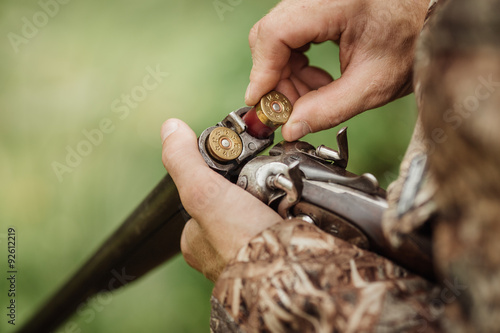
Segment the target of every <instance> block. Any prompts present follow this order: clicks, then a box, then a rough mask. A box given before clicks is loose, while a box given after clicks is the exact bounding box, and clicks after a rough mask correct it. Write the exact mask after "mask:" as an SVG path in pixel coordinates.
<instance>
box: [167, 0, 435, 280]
mask: <svg viewBox="0 0 500 333" xmlns="http://www.w3.org/2000/svg"><path fill="white" fill-rule="evenodd" d="M427 4H428V0H415V1H408V0H371V1H368V0H309V1H299V0H284V1H282V2H281V3H279V4H278V5H277V6H276V7H275V8H274V9H273V10H272V11H271V12H270V13H269V14H268V15H266V16H265V17H264V18H263V19H262V20H260V21H259V22H258V23H257V24H256V25H255V26H254V27H253V28H252V31H251V33H250V37H249V41H250V47H251V51H252V57H253V62H254V66H253V68H252V72H251V75H250V85H249V88H248V91H247V94H246V103H247V104H249V105H254V104H256V103H257V102H258V100H259V99H260V98H261V96H263V95H264V94H265V93H267V92H268V91H270V90H272V89H276V90H279V91H281V92H283V93H284V94H285V95H286V96H287V97H289V98H290V99H291V100H292V102H294V103H295V105H294V111H293V113H292V115H291V118H290V120H289V122H288V123H287V124H286V125H285V126H284V127H283V130H282V132H283V136H284V138H285V139H286V140H288V141H292V140H296V139H299V138H300V137H302V136H304V135H305V134H307V133H309V132H315V131H319V130H321V129H326V128H330V127H333V126H335V125H337V124H339V123H341V122H342V121H344V120H346V119H349V118H350V117H352V116H354V115H356V114H358V113H360V112H363V111H365V110H367V109H370V108H374V107H377V106H380V105H383V104H385V103H387V102H389V101H391V100H393V99H395V98H397V97H400V96H403V95H405V94H407V93H408V92H410V91H411V84H410V82H411V68H412V63H413V54H414V44H415V40H416V38H417V36H418V34H419V32H420V30H421V28H422V25H423V22H424V18H425V14H426V10H427ZM329 40H331V41H334V42H336V43H338V44H339V47H340V55H339V56H340V62H341V72H342V76H341V78H339V79H337V80H335V81H334V80H333V79H332V77H331V76H330V75H329V74H328V73H326V72H325V71H323V70H321V69H319V68H315V67H312V66H309V64H308V60H307V57H306V56H305V55H304V52H305V51H306V50H307V48H308V47H309V45H310V43H321V42H325V41H329ZM162 142H163V151H162V160H163V163H164V165H165V168H166V169H167V171H168V172H169V173H170V175H171V176H172V178H173V180H174V182H175V183H176V185H177V188H178V189H179V193H180V197H181V200H182V203H183V205H184V207H185V209H186V210H187V212H188V213H189V214H190V215H191V216H192V217H193V219H191V220H190V221H188V223H187V224H186V226H185V228H184V231H183V234H182V239H181V251H182V253H183V255H184V258H185V259H186V261H187V263H188V264H189V265H191V266H192V267H193V268H195V269H197V270H198V271H200V272H202V273H203V274H204V275H205V276H206V277H207V278H209V279H210V280H212V281H215V280H216V279H217V277H218V276H219V274H220V272H221V271H222V270H223V268H224V267H225V265H226V264H227V262H228V261H229V260H231V259H232V258H234V257H235V256H236V253H237V251H238V250H239V249H240V248H241V247H243V246H244V245H245V244H247V243H248V242H249V241H250V240H251V239H252V238H253V237H254V236H256V235H257V234H259V233H260V232H261V231H263V230H265V229H267V228H269V227H270V226H272V225H274V224H275V223H278V222H280V221H282V219H281V217H280V216H279V215H278V214H277V213H276V212H274V211H273V210H272V209H271V208H269V207H268V206H266V205H265V204H263V203H262V202H260V201H259V200H258V199H256V198H255V197H253V196H252V195H250V194H249V193H248V192H246V191H244V190H243V189H241V188H239V187H238V186H236V185H234V184H232V183H230V182H229V181H227V180H226V179H224V178H223V177H222V176H220V175H218V174H217V173H215V172H213V171H212V170H210V168H209V167H208V166H207V165H206V163H205V161H204V160H203V158H202V157H201V155H200V153H199V151H198V146H197V141H196V135H195V134H194V132H193V131H192V130H191V129H190V128H189V127H188V126H187V125H186V124H185V123H183V122H182V121H180V120H178V119H170V120H167V121H166V122H165V123H164V124H163V126H162Z"/></svg>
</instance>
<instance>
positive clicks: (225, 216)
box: [162, 119, 281, 260]
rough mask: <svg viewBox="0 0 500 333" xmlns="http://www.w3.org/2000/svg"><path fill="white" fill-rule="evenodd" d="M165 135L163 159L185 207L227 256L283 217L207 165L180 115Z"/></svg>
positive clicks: (168, 124)
mask: <svg viewBox="0 0 500 333" xmlns="http://www.w3.org/2000/svg"><path fill="white" fill-rule="evenodd" d="M162 139H163V152H162V159H163V163H164V165H165V167H166V169H167V171H168V172H169V173H170V175H171V176H172V179H173V180H174V182H175V184H176V185H177V188H178V190H179V194H180V197H181V201H182V203H183V205H184V207H185V209H186V210H187V212H188V213H189V214H191V216H192V217H193V218H194V219H195V220H196V221H197V222H198V224H199V226H200V227H201V228H202V230H203V231H204V235H205V237H206V238H207V241H208V242H210V244H212V246H213V247H214V249H215V250H216V251H217V252H218V253H220V254H221V256H222V257H223V258H224V260H229V259H230V258H232V256H234V255H235V253H236V251H237V250H238V249H239V248H240V247H242V246H243V245H245V244H246V243H247V242H248V241H249V240H250V239H251V238H252V237H253V236H255V235H257V234H258V233H259V232H261V231H262V230H264V229H266V228H268V227H269V226H271V225H273V224H274V223H276V222H278V221H280V220H281V217H280V216H279V215H278V214H277V213H276V212H274V211H273V210H272V209H271V208H269V207H268V206H266V205H265V204H263V203H262V202H260V201H259V200H258V199H256V198H255V197H254V196H252V195H251V194H250V193H248V192H246V191H245V190H243V189H241V188H239V187H238V186H236V185H234V184H232V183H230V182H229V181H227V180H226V179H224V178H223V177H222V176H220V175H219V174H217V173H215V172H214V171H212V170H211V169H210V168H209V167H208V166H207V164H206V163H205V161H204V160H203V158H202V157H201V155H200V153H199V150H198V145H197V139H196V135H195V134H194V132H193V131H192V130H191V129H190V128H189V127H188V126H187V125H186V124H185V123H183V122H182V121H180V120H178V119H170V120H168V121H166V122H165V123H164V124H163V126H162Z"/></svg>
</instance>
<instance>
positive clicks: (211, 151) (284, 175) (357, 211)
mask: <svg viewBox="0 0 500 333" xmlns="http://www.w3.org/2000/svg"><path fill="white" fill-rule="evenodd" d="M291 112H292V106H291V103H290V101H289V100H288V99H287V98H286V97H285V96H284V95H282V94H280V93H278V92H275V91H272V92H270V93H268V94H266V95H265V96H263V97H262V99H261V100H260V102H259V104H258V105H256V106H254V107H244V108H240V109H238V110H236V111H233V112H231V113H229V115H227V116H226V117H225V118H224V119H223V120H222V121H221V122H219V123H217V124H216V125H215V126H212V127H209V128H207V129H206V130H205V131H203V132H202V134H201V135H200V137H199V138H198V147H199V150H200V153H201V155H202V156H203V158H204V160H205V161H206V163H207V164H208V165H209V166H210V167H211V168H212V169H213V170H214V171H216V172H218V173H219V174H221V175H223V176H224V177H225V178H227V179H228V180H230V181H231V182H233V183H235V184H237V185H238V186H240V187H241V188H243V189H245V190H247V191H248V192H250V193H251V194H252V195H254V196H255V197H257V198H259V199H260V200H261V201H263V202H264V203H266V204H267V205H269V206H270V207H272V208H273V209H275V210H276V211H277V212H278V213H279V214H280V215H281V216H282V217H283V218H285V219H291V218H300V219H302V220H304V221H306V222H308V223H313V224H315V225H317V226H318V227H319V228H321V229H322V230H324V231H325V232H327V233H330V234H332V235H334V236H336V237H339V238H342V239H344V240H346V241H348V242H350V243H352V244H354V245H356V246H358V247H360V248H363V249H368V250H371V251H374V252H376V253H378V254H380V255H383V256H385V257H387V258H389V259H392V260H394V261H395V262H397V263H398V264H400V265H401V266H403V267H405V268H408V269H410V270H411V271H413V272H415V273H418V274H420V275H422V276H424V277H427V278H429V279H432V278H433V267H432V260H431V255H430V253H431V248H430V239H429V238H428V237H424V236H422V235H411V237H407V238H406V239H405V240H404V241H403V244H402V245H401V246H400V247H399V248H398V249H394V248H392V247H391V246H390V245H389V243H388V242H387V241H386V239H385V238H384V235H383V233H382V226H381V225H382V215H383V213H384V211H385V210H386V209H387V202H386V200H385V191H384V190H383V189H381V188H380V187H379V184H378V181H377V179H376V178H375V177H374V176H373V175H371V174H363V175H361V176H357V175H354V174H352V173H350V172H348V171H346V167H347V162H348V158H349V154H348V144H347V128H343V129H341V130H340V131H339V132H338V134H337V145H338V150H337V151H336V150H334V149H331V148H328V147H326V146H319V147H318V148H314V147H313V146H312V145H310V144H308V143H306V142H300V141H296V142H281V143H278V144H277V145H275V146H274V147H273V148H272V149H271V150H270V151H269V156H257V155H258V154H259V153H261V152H262V151H264V150H265V149H266V148H268V147H270V146H271V145H272V144H273V141H274V131H275V130H276V129H277V128H279V127H280V126H281V125H283V124H284V123H286V121H287V120H288V118H289V117H290V114H291ZM188 219H189V215H188V214H187V213H186V212H185V210H184V208H183V207H182V204H181V201H180V198H179V194H178V191H177V188H176V187H175V184H174V183H173V181H172V179H171V177H170V176H169V175H168V174H167V175H166V176H165V177H164V178H163V179H162V180H161V181H160V183H159V184H158V185H157V186H156V187H155V188H154V189H153V190H152V191H151V193H150V194H149V195H148V196H147V197H146V198H145V199H144V200H143V202H142V203H141V204H140V205H139V206H138V207H137V208H136V209H135V210H134V211H133V212H132V213H131V214H130V216H129V217H128V218H127V219H126V220H125V222H124V223H123V224H122V225H121V226H120V227H119V228H118V229H117V230H116V231H115V232H114V233H113V234H112V235H111V236H110V237H109V238H108V239H107V240H106V241H105V242H104V244H103V245H102V246H101V247H100V248H99V249H98V250H97V251H96V252H95V253H94V255H92V256H91V257H90V259H89V260H88V261H87V262H86V263H85V264H83V265H82V266H81V268H80V269H79V270H77V272H76V273H75V274H74V275H73V276H72V277H71V278H70V279H69V280H68V282H67V283H66V284H65V285H63V287H61V288H60V289H59V290H58V291H57V292H56V293H55V294H54V295H53V297H52V298H50V299H49V300H48V301H47V302H46V304H44V305H43V306H42V307H41V308H40V310H39V311H38V312H37V313H35V315H34V316H33V317H32V318H31V319H30V320H29V321H28V322H27V323H26V325H24V326H23V327H21V329H20V330H19V331H18V332H21V333H23V332H51V331H53V330H54V329H56V328H57V327H58V326H59V325H60V324H62V323H63V322H64V321H65V320H66V319H67V318H69V317H70V316H71V315H72V314H73V313H74V312H75V311H76V309H77V308H78V307H79V306H80V305H81V304H82V303H84V302H85V301H86V300H87V299H88V298H89V297H91V296H93V295H95V294H98V293H100V292H102V291H110V289H109V285H110V281H115V280H116V275H117V274H120V273H126V274H127V275H128V276H130V277H133V279H138V278H139V277H141V276H143V275H145V274H146V273H148V272H149V271H150V270H152V269H154V268H155V267H157V266H159V265H160V264H162V263H164V262H165V261H167V260H169V259H170V258H172V257H173V256H175V255H176V254H178V253H179V252H180V237H181V233H182V229H183V227H184V225H185V223H186V221H187V220H188Z"/></svg>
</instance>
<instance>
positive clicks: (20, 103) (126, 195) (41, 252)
mask: <svg viewBox="0 0 500 333" xmlns="http://www.w3.org/2000/svg"><path fill="white" fill-rule="evenodd" d="M42 2H48V1H46V0H43V1H42ZM222 2H224V3H227V2H226V1H224V0H223V1H222ZM276 2H277V1H264V0H253V1H241V3H240V4H238V5H235V6H232V5H229V6H231V9H232V10H230V11H226V12H224V13H223V14H222V16H220V15H219V14H218V13H217V11H216V9H215V7H214V4H213V2H212V1H207V0H205V1H200V0H196V1H195V0H192V1H158V0H142V1H116V0H108V1H97V0H87V1H77V0H73V1H70V2H69V3H68V4H64V5H62V4H60V5H59V9H58V12H57V13H56V14H55V15H53V17H48V16H47V17H48V20H47V22H45V23H46V24H41V23H44V21H43V15H40V14H37V13H39V12H40V11H42V10H43V9H42V7H41V6H40V4H39V3H38V2H37V1H32V0H30V1H23V2H20V1H15V0H3V1H2V2H0V17H1V19H0V36H2V39H1V41H2V42H1V43H2V44H1V45H2V46H1V48H0V59H1V61H0V110H1V112H0V161H1V172H0V177H1V178H0V184H1V186H2V190H1V191H0V195H1V200H0V221H1V230H0V237H1V238H0V241H1V252H0V254H1V255H0V258H2V259H1V263H0V266H1V274H0V277H1V278H0V280H1V281H2V284H1V287H0V302H1V308H2V309H4V310H2V311H1V313H2V316H1V318H2V320H1V322H0V331H2V332H11V331H13V328H12V326H11V325H8V324H7V319H6V316H5V313H6V310H5V307H6V306H7V301H8V298H7V295H6V294H7V284H6V279H5V278H4V277H3V276H4V274H5V275H6V273H5V272H6V270H7V267H6V264H7V263H6V257H7V255H6V254H7V244H6V239H5V233H6V232H7V228H8V226H14V227H15V228H16V229H17V260H18V262H17V268H18V280H17V324H18V325H17V327H19V325H20V324H22V323H23V322H25V321H26V320H27V319H28V318H29V317H30V315H31V314H32V313H33V312H34V310H35V309H36V308H37V307H39V306H40V305H41V304H42V302H43V301H44V300H45V299H46V298H47V297H48V296H49V295H51V294H52V293H53V292H54V291H55V290H56V289H57V287H58V286H59V285H61V284H62V283H63V282H64V281H65V280H66V279H67V278H68V277H69V276H70V275H71V274H72V273H73V272H74V271H75V270H76V268H77V267H78V266H79V265H81V264H82V262H83V261H84V260H86V259H87V258H88V257H89V255H91V254H92V252H93V251H94V250H95V249H96V248H97V246H98V245H99V244H100V243H101V242H102V241H103V240H104V239H105V238H106V237H107V236H108V235H109V234H110V233H111V232H112V231H113V230H114V229H115V228H117V226H118V225H119V224H120V223H121V221H122V220H123V219H124V218H125V217H126V216H127V215H128V213H129V212H130V211H131V210H132V209H133V208H134V207H135V206H136V205H137V204H138V203H139V202H140V200H141V199H142V198H143V197H144V196H145V195H146V194H147V193H148V192H149V191H150V190H151V189H152V187H153V186H154V185H155V184H156V183H157V182H158V181H159V180H160V179H161V177H162V176H163V175H164V173H165V170H164V169H163V166H162V163H161V144H160V138H159V129H160V126H161V124H162V122H163V121H164V120H165V119H167V118H169V117H177V118H180V119H182V120H184V121H186V122H187V123H188V124H189V125H190V126H191V127H192V128H193V129H194V130H195V131H196V132H197V133H198V134H199V133H201V131H202V130H203V129H205V128H206V127H208V126H211V125H213V124H214V123H216V122H218V121H219V120H221V119H222V118H223V117H224V116H225V115H226V114H227V113H228V112H230V111H232V110H234V109H236V108H238V107H240V106H243V105H244V101H243V97H244V92H245V89H246V85H247V83H248V75H249V72H250V68H251V57H250V52H249V48H248V42H247V35H248V31H249V30H250V28H251V27H252V25H253V24H254V23H255V22H257V21H258V20H259V19H260V18H261V17H262V16H263V15H265V14H266V13H267V12H268V11H269V10H270V9H271V8H272V7H273V6H274V4H275V3H276ZM232 3H233V4H234V3H236V1H232ZM52 9H53V10H54V8H52ZM34 15H35V19H37V20H39V21H38V23H39V25H41V26H42V27H40V28H38V31H37V32H36V33H35V32H34V31H31V36H30V38H26V39H25V40H22V43H21V42H19V41H20V39H17V41H18V42H19V43H20V44H18V45H17V46H16V47H13V44H12V42H11V39H12V38H13V37H12V36H13V35H12V34H10V35H9V33H14V34H17V35H18V36H22V33H23V32H22V27H23V25H25V20H28V21H29V22H31V23H33V19H34V18H33V16H34ZM23 18H25V19H23ZM23 20H24V21H23ZM25 32H26V31H25ZM28 32H30V31H28ZM9 36H10V38H9ZM16 48H18V50H17V51H18V52H16V50H15V49H16ZM309 55H310V58H311V63H312V64H314V65H318V66H321V67H324V68H326V69H328V70H329V71H330V72H331V73H332V75H333V76H334V77H339V75H340V73H339V64H338V57H337V47H336V46H335V45H334V44H333V43H327V44H324V45H319V46H315V47H313V48H312V49H311V50H310V51H309ZM148 66H150V67H151V68H156V67H157V66H159V67H160V68H161V70H162V71H164V72H168V73H169V76H168V77H167V78H165V79H164V80H163V82H162V83H161V84H159V85H158V87H157V88H156V89H154V90H153V91H150V92H149V93H148V94H147V96H146V97H145V99H144V100H143V101H142V102H140V103H139V104H138V106H137V107H136V108H133V109H131V110H130V114H129V115H128V117H126V118H125V119H120V118H119V117H118V115H119V114H117V113H114V112H113V111H112V110H111V103H112V102H113V101H114V100H115V99H117V98H120V96H121V95H122V94H130V92H131V90H132V89H133V88H134V87H136V86H138V85H142V80H143V78H144V77H145V76H146V75H147V74H148V72H147V70H146V67H148ZM415 109H416V107H415V104H414V101H413V97H412V96H410V97H407V98H405V99H402V100H399V101H397V102H394V103H392V104H390V105H388V106H386V107H384V108H381V109H378V110H375V111H371V112H367V113H364V114H362V115H360V116H358V117H357V118H356V119H353V120H350V121H348V122H347V125H348V126H349V144H350V157H351V160H350V164H349V169H350V170H351V171H353V172H357V173H361V172H371V173H374V174H375V175H376V176H377V177H378V178H379V179H380V181H381V184H382V185H383V186H384V187H385V186H386V185H387V184H388V183H389V182H390V181H391V180H393V179H394V178H395V177H396V175H397V168H398V163H399V162H400V159H401V157H402V155H403V154H404V151H405V147H406V145H407V144H408V141H409V138H410V135H411V131H412V128H413V125H414V122H415V117H416V116H415V115H416V112H415ZM103 118H109V119H111V120H112V121H113V124H114V126H115V129H114V131H113V132H112V133H109V134H106V135H105V136H104V138H103V141H102V143H101V144H99V145H97V146H94V147H93V148H92V152H91V153H90V154H89V155H88V156H86V157H84V158H83V159H82V161H81V163H80V164H79V165H78V166H77V167H75V168H73V169H72V172H71V173H64V174H63V175H62V181H60V180H59V179H58V177H57V176H56V174H55V173H54V170H53V166H52V163H53V162H54V161H56V162H59V163H65V157H66V154H67V152H66V147H67V146H70V147H72V148H73V149H76V146H77V144H78V143H79V142H81V140H83V139H85V137H84V136H83V134H82V131H83V130H89V131H90V130H92V129H94V128H97V127H98V126H99V122H100V121H101V120H102V119H103ZM336 130H337V129H333V130H329V131H325V132H323V133H317V134H313V135H310V136H308V137H307V140H309V141H310V142H311V143H312V144H314V145H318V144H326V145H330V146H333V147H335V134H336ZM211 288H212V284H211V283H210V282H208V281H206V280H205V279H204V277H203V276H201V274H199V273H197V272H195V271H194V270H192V269H190V268H189V267H188V266H187V265H186V264H185V263H184V262H183V260H182V258H180V257H178V258H177V259H175V260H174V261H172V262H170V263H168V264H166V265H164V266H162V267H161V268H159V269H157V270H155V271H154V272H153V273H152V274H150V275H149V276H147V277H146V278H144V279H142V280H141V281H139V282H137V283H134V284H132V285H129V286H128V287H127V288H125V289H124V290H122V291H119V292H117V293H115V294H113V296H112V299H111V300H109V301H108V302H106V304H105V305H102V306H94V307H93V308H94V309H95V310H94V313H95V316H93V317H92V318H90V317H89V316H81V315H75V316H74V317H73V318H72V321H74V322H76V323H77V325H78V329H79V330H80V332H94V333H97V332H139V331H141V332H145V331H147V332H207V331H208V323H209V312H210V304H209V297H210V292H211ZM89 306H91V308H92V306H93V304H92V302H91V303H90V304H89ZM90 319H91V320H90ZM59 331H60V332H64V330H63V329H61V330H59Z"/></svg>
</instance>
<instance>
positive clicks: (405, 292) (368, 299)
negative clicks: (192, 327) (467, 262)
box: [211, 220, 438, 332]
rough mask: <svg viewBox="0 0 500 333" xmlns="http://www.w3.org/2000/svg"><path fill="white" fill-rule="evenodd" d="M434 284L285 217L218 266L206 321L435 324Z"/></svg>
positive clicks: (363, 326)
mask: <svg viewBox="0 0 500 333" xmlns="http://www.w3.org/2000/svg"><path fill="white" fill-rule="evenodd" d="M432 288H433V286H432V285H431V284H430V283H428V282H426V281H425V280H423V279H421V278H419V277H417V276H414V275H412V274H410V273H408V272H406V271H405V270H403V269H402V268H400V267H398V266H396V265H394V264H393V263H391V262H390V261H388V260H386V259H384V258H382V257H380V256H377V255H376V254H374V253H371V252H368V251H364V250H361V249H359V248H357V247H355V246H353V245H351V244H349V243H346V242H344V241H342V240H340V239H337V238H334V237H332V236H330V235H328V234H326V233H324V232H322V231H321V230H319V229H318V228H316V227H315V226H313V225H310V224H307V223H304V222H301V221H298V220H297V221H286V222H283V223H280V224H277V225H275V226H273V227H271V228H269V229H267V230H265V231H264V232H262V233H261V234H260V235H258V236H256V237H255V238H253V239H252V240H251V241H250V243H249V244H248V245H247V246H245V247H244V248H242V249H241V250H240V251H239V253H238V255H237V257H236V258H235V260H233V261H232V262H230V264H229V265H228V266H227V267H226V269H225V270H224V271H223V272H222V274H221V275H220V277H219V279H218V281H217V283H216V285H215V289H214V292H213V298H212V305H213V311H212V321H211V324H212V325H211V326H212V329H213V331H214V332H224V331H225V330H224V329H228V328H230V331H235V330H236V328H237V329H239V330H241V331H242V332H257V331H259V332H260V331H266V330H269V331H273V332H284V331H297V332H298V331H300V332H333V331H335V330H340V331H353V332H354V331H356V332H359V331H364V332H366V331H376V330H379V329H383V330H384V331H394V332H399V331H402V330H404V331H415V332H418V331H419V330H420V331H424V330H425V331H426V332H433V331H437V330H438V327H437V324H436V322H435V320H436V318H435V317H433V316H432V315H431V312H430V308H429V304H430V300H432V299H433V289H432ZM434 296H435V295H434ZM228 325H229V326H228ZM231 325H232V326H231Z"/></svg>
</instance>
